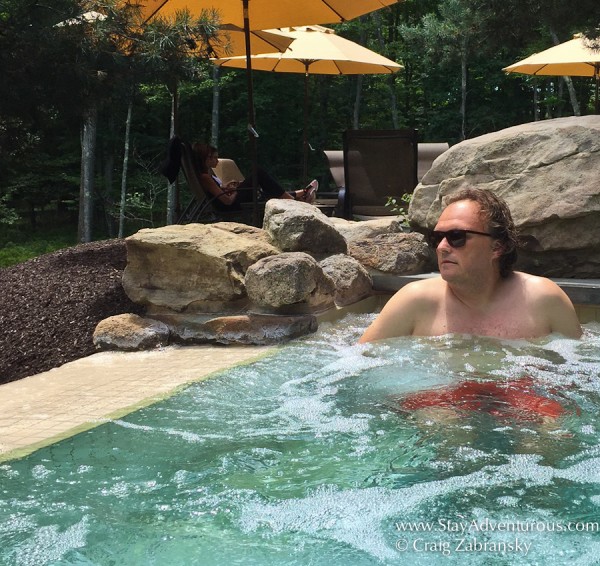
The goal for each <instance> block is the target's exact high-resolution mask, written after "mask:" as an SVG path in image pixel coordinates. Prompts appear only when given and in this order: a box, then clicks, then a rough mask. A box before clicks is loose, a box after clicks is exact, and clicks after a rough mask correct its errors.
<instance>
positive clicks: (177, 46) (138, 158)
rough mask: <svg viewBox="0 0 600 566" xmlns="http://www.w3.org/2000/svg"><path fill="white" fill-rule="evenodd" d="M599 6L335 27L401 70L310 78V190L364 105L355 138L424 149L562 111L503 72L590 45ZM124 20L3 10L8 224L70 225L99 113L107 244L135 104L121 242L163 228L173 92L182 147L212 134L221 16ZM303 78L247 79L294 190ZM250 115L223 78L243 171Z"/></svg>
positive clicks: (228, 75)
mask: <svg viewBox="0 0 600 566" xmlns="http://www.w3.org/2000/svg"><path fill="white" fill-rule="evenodd" d="M597 6H598V0H578V2H577V3H576V6H572V5H571V4H570V3H568V2H564V0H562V1H559V0H531V1H528V2H523V1H522V0H405V1H404V2H402V3H399V4H397V5H395V6H393V7H392V8H389V9H384V10H381V11H379V12H375V13H373V14H370V15H368V16H366V17H363V18H360V19H358V20H356V21H351V22H346V23H344V24H340V25H337V26H333V27H335V29H336V30H337V32H338V33H340V34H341V35H343V36H344V37H347V38H348V39H351V40H353V41H358V42H360V43H363V44H364V45H365V46H366V47H368V48H370V49H373V50H375V51H377V52H379V53H382V54H383V55H385V56H387V57H389V58H391V59H393V60H396V61H398V62H400V63H402V64H403V65H404V67H405V69H404V71H401V72H400V73H397V74H395V75H389V76H387V75H386V76H365V77H363V78H362V80H361V81H359V79H358V78H357V77H352V76H348V77H344V76H311V77H310V82H309V90H310V92H309V100H310V120H309V131H308V139H309V141H310V144H311V147H313V148H314V151H312V152H311V153H310V159H309V166H310V174H311V177H312V176H314V177H319V178H321V179H322V180H323V181H326V180H327V177H326V172H327V168H326V162H325V159H324V157H323V155H322V153H321V150H323V149H340V148H341V146H342V134H343V131H344V130H346V129H348V128H352V127H353V120H354V117H355V111H356V107H355V104H356V100H357V93H358V92H360V108H359V112H358V113H357V115H358V119H359V127H361V128H401V127H415V128H418V130H419V138H420V140H421V141H449V142H450V143H456V142H458V141H460V140H461V139H462V138H463V137H466V138H470V137H473V136H477V135H481V134H484V133H486V132H490V131H494V130H498V129H501V128H504V127H508V126H511V125H514V124H518V123H523V122H527V121H531V120H533V119H535V118H536V117H551V116H558V115H567V114H570V113H572V112H573V104H572V100H571V99H570V98H569V93H568V89H567V88H566V87H565V85H564V84H563V83H562V81H560V80H557V79H556V78H554V77H548V78H541V77H540V78H536V79H532V78H531V77H528V76H525V75H506V74H505V73H504V72H503V71H502V68H503V67H505V66H507V65H509V64H511V63H514V62H515V61H517V60H519V59H521V58H523V57H525V56H527V55H529V54H531V53H533V52H535V51H540V50H542V49H546V48H547V47H550V46H551V45H552V44H553V43H554V42H555V39H558V40H559V41H565V40H567V39H569V38H570V37H571V36H572V34H573V33H576V32H586V33H587V34H588V35H589V37H590V38H592V39H593V38H594V37H596V38H597V37H598V35H600V32H598V30H599V29H600V22H599V21H598V20H599V16H598V8H597ZM94 7H96V8H97V9H99V10H100V11H103V12H104V13H105V14H107V15H108V16H109V17H108V18H107V19H106V20H102V21H100V22H98V24H97V25H95V26H93V27H84V26H81V25H80V26H75V25H73V26H66V27H65V26H63V27H57V26H56V24H57V23H59V22H61V21H64V20H67V19H69V18H74V17H76V16H77V15H79V14H81V13H82V12H84V11H86V10H89V9H91V8H94ZM216 7H217V8H218V3H216ZM134 16H135V14H132V13H127V12H123V11H122V10H116V9H115V8H114V3H112V2H110V0H104V1H103V2H88V1H84V0H54V1H53V2H41V1H38V0H0V71H1V72H2V78H3V80H2V81H0V220H3V221H4V222H14V221H15V218H16V216H15V214H18V215H19V216H20V217H21V218H22V219H23V220H22V221H23V222H26V223H27V224H28V225H29V226H32V225H36V224H40V223H42V220H43V218H45V217H46V216H47V215H49V214H50V211H52V215H54V216H53V218H58V217H60V219H62V220H64V221H66V222H72V221H73V220H74V219H75V218H76V216H77V205H78V190H79V178H80V167H81V149H80V133H81V123H82V116H83V114H84V111H85V109H86V108H88V107H89V105H90V102H91V101H94V102H96V103H97V111H98V142H97V151H96V155H95V162H96V167H95V171H96V173H95V186H96V189H95V201H94V214H95V217H94V220H95V225H96V226H98V229H97V232H96V233H98V231H99V230H100V229H101V227H102V232H104V234H106V233H110V231H109V230H108V228H104V227H105V226H107V225H108V224H109V223H110V222H109V221H106V220H105V219H109V220H110V218H113V217H114V213H115V206H114V203H115V202H118V201H119V197H120V194H119V193H120V183H118V182H115V181H114V180H113V179H112V177H113V175H114V179H115V180H118V179H120V177H121V175H120V173H121V171H120V167H121V164H122V162H123V159H122V157H123V154H122V151H123V150H122V147H123V139H124V128H125V121H126V116H127V112H128V108H129V107H130V105H131V103H132V102H133V119H132V122H131V159H130V161H129V167H130V169H131V171H130V172H129V174H128V175H127V177H126V180H127V187H126V190H127V195H129V196H128V197H127V199H126V202H127V203H128V205H129V211H128V215H127V218H128V230H134V229H137V228H138V227H140V226H143V225H149V224H148V223H149V222H152V224H153V225H159V224H160V223H161V222H164V221H165V217H164V210H165V208H166V206H165V198H166V195H165V191H164V190H163V189H161V187H160V185H161V183H163V181H162V179H160V177H158V176H157V174H156V171H157V167H158V164H159V162H160V161H161V159H162V158H163V157H164V154H165V149H166V143H167V140H168V137H169V132H170V111H171V107H170V106H171V96H172V94H173V91H174V88H175V85H178V95H179V109H178V111H179V125H178V130H179V133H180V135H181V136H182V137H183V138H184V139H187V140H190V141H195V140H206V141H208V140H210V137H211V108H212V96H213V83H212V80H211V77H212V72H211V69H212V67H211V63H210V62H209V61H208V51H209V48H208V43H207V42H208V41H210V39H211V38H213V36H214V34H215V31H216V29H215V25H216V21H215V17H214V16H215V14H210V13H209V14H205V15H204V16H203V17H202V18H200V19H199V20H192V19H190V18H189V17H186V16H184V15H182V16H181V17H180V18H179V20H178V21H177V22H176V23H175V25H166V24H165V23H164V22H156V23H154V24H152V25H151V26H149V27H146V28H143V29H141V28H136V27H135V26H132V21H133V20H132V18H134ZM303 81H304V77H303V76H302V75H301V74H299V75H292V74H289V75H288V74H283V73H281V74H279V73H259V72H256V73H254V90H255V103H256V121H257V129H258V131H259V133H260V138H259V140H258V147H259V162H260V163H261V164H262V165H263V166H265V167H266V168H268V169H269V170H271V171H272V172H273V173H274V174H275V175H276V176H277V177H278V178H279V179H280V180H281V181H282V182H283V183H284V184H285V185H286V186H288V187H289V188H292V187H294V186H297V184H298V183H299V181H300V178H301V171H302V168H301V162H302V128H303V124H302V115H303V112H302V108H303ZM359 83H360V87H359ZM592 87H593V85H592V82H591V81H590V80H589V79H586V78H574V79H573V92H572V95H573V93H574V95H575V97H576V98H577V100H578V101H579V103H580V106H581V112H582V113H586V112H590V111H591V108H592V105H591V102H590V101H591V100H592V95H593V88H592ZM358 88H360V91H358ZM246 102H247V95H246V79H245V74H244V72H243V71H235V70H231V71H227V72H223V73H222V76H221V111H220V134H219V140H220V141H219V145H220V147H219V150H220V154H221V155H223V156H227V157H233V158H235V159H236V161H237V162H238V163H239V165H240V166H241V168H242V170H243V171H245V172H249V171H250V163H249V159H248V155H249V148H248V147H247V145H248V137H247V132H246V124H247V110H246ZM536 109H537V111H538V112H537V114H536ZM540 109H541V112H540ZM150 179H154V182H150ZM184 198H185V196H184ZM147 205H151V207H150V209H148V207H147ZM134 217H135V219H134ZM42 224H43V223H42ZM40 225H41V224H40ZM42 228H43V225H42ZM1 229H2V228H1V226H0V230H1Z"/></svg>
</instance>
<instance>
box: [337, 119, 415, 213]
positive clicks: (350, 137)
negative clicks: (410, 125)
mask: <svg viewBox="0 0 600 566" xmlns="http://www.w3.org/2000/svg"><path fill="white" fill-rule="evenodd" d="M344 180H345V187H346V191H345V199H344V210H343V216H344V218H347V219H352V218H359V219H361V218H369V217H376V216H393V215H394V214H395V213H394V212H393V211H392V210H391V209H390V208H389V207H387V206H386V202H387V200H388V197H395V198H397V199H399V198H401V197H402V195H404V194H410V193H412V192H413V190H414V188H415V187H416V186H417V130H415V129H401V130H347V131H346V132H344Z"/></svg>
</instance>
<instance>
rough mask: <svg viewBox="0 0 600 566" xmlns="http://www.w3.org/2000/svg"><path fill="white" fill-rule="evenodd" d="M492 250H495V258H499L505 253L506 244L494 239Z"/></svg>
mask: <svg viewBox="0 0 600 566" xmlns="http://www.w3.org/2000/svg"><path fill="white" fill-rule="evenodd" d="M492 250H493V251H494V259H496V258H499V257H501V256H502V254H503V253H504V244H502V243H501V242H500V240H494V243H493V244H492Z"/></svg>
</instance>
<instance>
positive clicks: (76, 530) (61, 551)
mask: <svg viewBox="0 0 600 566" xmlns="http://www.w3.org/2000/svg"><path fill="white" fill-rule="evenodd" d="M88 530H89V527H88V518H87V517H85V516H84V517H83V518H82V519H81V520H80V521H79V522H78V523H76V524H74V525H71V526H69V527H67V528H66V529H64V530H61V528H59V527H58V526H56V525H50V526H44V527H40V528H38V529H37V530H36V531H35V532H34V534H33V536H32V537H31V538H30V539H28V540H27V541H26V542H25V543H23V544H21V545H20V546H19V547H17V549H16V552H15V565H16V566H44V565H45V564H52V563H55V562H57V561H59V560H62V559H63V558H64V557H65V555H66V554H67V553H68V552H69V551H71V550H74V549H76V548H83V547H84V546H85V544H86V536H87V533H88Z"/></svg>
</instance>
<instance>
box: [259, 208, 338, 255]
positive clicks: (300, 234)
mask: <svg viewBox="0 0 600 566" xmlns="http://www.w3.org/2000/svg"><path fill="white" fill-rule="evenodd" d="M263 228H264V229H265V230H266V231H267V233H268V234H269V236H271V238H272V239H273V242H274V243H275V245H276V246H277V247H278V248H279V249H281V250H283V251H285V252H308V253H311V254H314V255H327V254H338V253H341V254H343V253H346V251H347V244H346V240H345V239H344V237H343V236H342V235H341V234H340V233H339V232H338V231H337V230H336V229H335V226H334V225H333V224H332V222H331V220H330V219H329V218H328V217H327V216H325V215H324V214H323V213H322V212H321V211H320V210H319V209H318V208H316V207H315V206H312V205H310V204H307V203H305V202H301V201H295V200H289V199H271V200H269V201H267V204H266V207H265V216H264V220H263Z"/></svg>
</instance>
